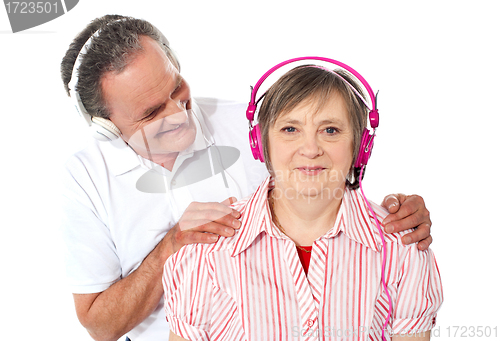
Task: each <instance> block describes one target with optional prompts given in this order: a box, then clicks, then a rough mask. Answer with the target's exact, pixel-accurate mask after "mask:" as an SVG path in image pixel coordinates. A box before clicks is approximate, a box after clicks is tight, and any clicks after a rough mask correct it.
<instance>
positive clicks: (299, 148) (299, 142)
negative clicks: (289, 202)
mask: <svg viewBox="0 0 500 341" xmlns="http://www.w3.org/2000/svg"><path fill="white" fill-rule="evenodd" d="M317 107H318V106H317V103H316V99H311V100H305V101H304V102H302V103H300V104H299V105H298V106H297V107H295V108H294V109H293V110H292V111H290V112H288V113H286V114H282V115H281V116H279V117H278V119H277V120H276V123H275V124H274V126H272V127H271V128H270V129H269V155H270V159H271V165H272V169H273V173H274V177H275V194H274V195H276V196H278V198H279V196H280V195H281V196H285V197H286V198H287V199H295V198H311V199H312V198H314V197H317V196H320V198H325V199H327V198H330V199H334V198H336V199H341V198H342V195H343V193H344V188H345V180H346V178H347V174H348V172H349V169H350V167H351V162H352V153H353V131H352V127H351V124H350V121H349V114H348V111H347V108H346V105H345V103H344V99H343V98H342V96H341V95H340V94H334V95H333V96H332V97H331V99H330V100H329V101H328V102H327V103H325V105H324V106H323V107H322V108H321V109H319V110H318V109H317ZM276 190H278V192H277V193H276Z"/></svg>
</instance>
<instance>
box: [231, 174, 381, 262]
mask: <svg viewBox="0 0 500 341" xmlns="http://www.w3.org/2000/svg"><path fill="white" fill-rule="evenodd" d="M272 188H274V183H273V181H272V180H271V179H270V177H268V178H267V179H266V180H265V181H264V182H263V183H262V184H261V185H260V186H259V188H258V189H257V191H256V192H255V193H254V194H253V195H251V196H250V197H249V199H248V201H247V202H246V203H245V205H244V206H243V208H242V212H241V215H242V217H241V225H242V226H243V228H242V229H240V230H239V233H238V235H237V236H236V240H235V242H234V244H233V245H234V249H233V252H232V256H236V255H238V254H239V253H241V252H243V251H244V250H246V249H247V248H248V247H249V246H250V245H251V244H252V242H253V241H254V240H255V238H257V236H258V235H259V234H260V233H262V232H265V233H267V234H269V235H270V236H271V237H274V238H281V239H283V238H288V237H285V236H284V234H283V233H281V232H280V231H279V230H278V229H277V228H276V227H274V223H272V219H271V211H270V209H269V204H268V200H267V198H268V193H269V191H270V190H271V189H272ZM340 232H342V233H344V234H345V235H346V236H347V237H348V238H350V239H352V240H354V241H355V242H358V243H360V244H362V245H364V246H366V247H368V248H370V249H372V250H373V251H375V252H380V250H381V246H382V240H381V239H380V235H379V234H378V230H377V226H376V223H375V220H374V218H373V216H372V214H371V213H370V211H369V209H368V207H367V206H366V203H365V201H364V199H363V196H362V194H361V193H360V192H359V190H349V189H346V190H345V193H344V196H343V198H342V204H341V205H340V209H339V213H338V214H337V219H336V221H335V225H334V226H333V227H332V228H331V229H330V230H329V231H328V232H327V233H326V234H325V235H323V236H322V237H320V239H323V238H326V239H328V238H335V237H336V236H337V235H338V234H339V233H340Z"/></svg>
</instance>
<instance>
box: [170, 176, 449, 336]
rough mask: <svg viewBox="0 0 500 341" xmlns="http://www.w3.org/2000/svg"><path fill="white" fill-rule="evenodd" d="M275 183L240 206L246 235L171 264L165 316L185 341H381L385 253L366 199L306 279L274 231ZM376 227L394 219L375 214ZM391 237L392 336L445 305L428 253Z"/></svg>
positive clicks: (319, 250)
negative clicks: (272, 204)
mask: <svg viewBox="0 0 500 341" xmlns="http://www.w3.org/2000/svg"><path fill="white" fill-rule="evenodd" d="M269 189H270V185H269V179H268V180H266V181H265V182H264V183H263V184H262V185H261V186H260V187H259V189H258V190H257V191H256V192H255V193H254V195H252V196H251V197H250V198H249V199H247V200H245V201H242V202H238V203H236V204H235V205H234V207H235V208H236V209H238V210H239V211H240V212H242V228H241V229H240V230H239V231H238V233H237V234H236V235H235V236H234V237H232V238H220V240H219V241H218V242H217V243H216V244H193V245H187V246H185V247H183V248H182V249H181V250H179V252H177V253H176V254H174V255H173V256H172V257H170V258H169V259H168V260H167V262H166V263H165V269H164V276H163V285H164V289H165V311H166V316H167V320H168V321H169V322H170V327H171V329H172V331H173V332H174V333H175V334H177V335H179V336H181V337H183V338H185V339H188V340H231V341H233V340H381V339H382V337H381V330H382V328H383V325H384V321H385V319H386V316H387V312H388V309H389V304H388V300H387V297H386V294H385V292H384V290H383V287H382V285H381V283H380V278H381V274H380V272H381V265H382V264H381V263H382V252H380V251H381V248H382V245H381V240H380V236H379V235H378V232H377V229H376V225H375V221H374V217H372V216H370V214H369V211H368V209H367V208H366V207H365V204H364V201H363V199H362V196H361V194H360V193H358V192H357V191H350V190H346V192H345V195H344V197H343V200H342V205H341V207H340V210H339V214H338V215H337V220H336V222H335V225H334V226H333V227H332V228H331V230H330V231H329V232H328V233H327V234H325V235H324V236H323V237H321V238H319V239H318V240H316V241H315V242H314V244H313V250H312V254H311V262H310V265H309V273H308V275H307V276H306V274H305V272H304V270H303V268H302V265H301V263H300V260H299V257H298V255H297V251H296V247H295V244H294V243H293V241H292V240H290V239H289V238H288V237H287V236H285V235H284V234H282V233H281V232H280V231H279V230H278V228H277V227H276V226H275V225H274V224H273V223H272V220H271V215H270V211H269V207H268V203H267V195H268V191H269ZM372 207H373V209H374V211H375V213H376V215H377V217H376V218H377V219H379V221H381V220H383V218H384V217H385V216H386V215H387V213H386V211H384V209H383V208H381V207H379V206H377V205H375V204H373V205H372ZM403 235H404V233H399V234H393V235H386V243H387V264H386V274H385V276H386V278H387V285H388V288H389V292H390V295H391V299H392V303H393V311H392V314H391V320H390V323H389V327H390V328H391V329H392V331H391V330H389V331H386V332H385V336H386V338H389V337H390V333H391V332H394V333H397V334H400V333H412V332H415V331H426V330H430V329H431V328H432V327H433V326H434V324H435V316H436V312H437V310H438V308H439V306H440V305H441V302H442V299H443V298H442V288H441V279H440V275H439V270H438V267H437V265H436V262H435V259H434V255H433V253H432V251H431V250H426V251H418V250H417V248H416V246H415V245H414V244H413V245H410V246H404V245H403V244H402V243H401V237H402V236H403Z"/></svg>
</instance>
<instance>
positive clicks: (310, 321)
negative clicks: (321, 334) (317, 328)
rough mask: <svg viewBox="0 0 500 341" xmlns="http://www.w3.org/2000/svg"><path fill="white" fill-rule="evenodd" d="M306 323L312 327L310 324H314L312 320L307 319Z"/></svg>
mask: <svg viewBox="0 0 500 341" xmlns="http://www.w3.org/2000/svg"><path fill="white" fill-rule="evenodd" d="M306 324H307V326H308V327H312V326H314V320H311V319H308V320H307V321H306Z"/></svg>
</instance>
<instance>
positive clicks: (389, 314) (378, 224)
mask: <svg viewBox="0 0 500 341" xmlns="http://www.w3.org/2000/svg"><path fill="white" fill-rule="evenodd" d="M364 170H365V166H363V167H361V172H360V174H359V189H360V190H361V194H362V195H363V199H365V202H366V205H367V206H368V209H369V210H370V212H371V214H372V215H373V219H375V222H376V223H377V228H378V233H379V235H380V239H382V249H383V257H382V274H381V277H382V278H381V280H382V285H383V286H384V290H385V294H386V295H387V300H388V301H389V312H388V313H387V318H386V319H385V323H384V328H383V330H382V340H384V341H386V339H385V336H384V331H385V328H386V327H387V324H388V323H389V319H390V318H391V311H392V300H391V296H390V295H389V289H387V283H386V281H385V262H386V259H387V246H386V244H385V240H384V233H383V232H382V227H380V223H379V222H378V219H377V216H376V215H375V212H373V209H372V206H371V205H370V203H369V202H368V199H367V198H366V196H365V193H364V192H363V185H362V184H361V182H362V181H361V179H363V171H364Z"/></svg>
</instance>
